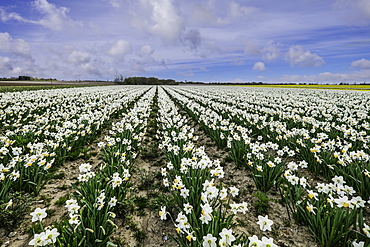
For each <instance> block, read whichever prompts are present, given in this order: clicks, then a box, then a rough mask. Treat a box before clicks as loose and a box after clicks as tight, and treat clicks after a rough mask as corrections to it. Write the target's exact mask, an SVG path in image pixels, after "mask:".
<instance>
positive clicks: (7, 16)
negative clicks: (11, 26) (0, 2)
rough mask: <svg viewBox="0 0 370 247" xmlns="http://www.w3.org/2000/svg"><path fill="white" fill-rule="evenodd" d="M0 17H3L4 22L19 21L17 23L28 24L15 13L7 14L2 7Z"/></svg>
mask: <svg viewBox="0 0 370 247" xmlns="http://www.w3.org/2000/svg"><path fill="white" fill-rule="evenodd" d="M0 16H1V20H2V21H3V22H7V21H9V20H17V21H22V22H27V21H26V20H25V19H23V17H22V16H20V15H19V14H17V13H14V12H11V13H7V12H6V11H5V10H4V9H3V8H2V7H0Z"/></svg>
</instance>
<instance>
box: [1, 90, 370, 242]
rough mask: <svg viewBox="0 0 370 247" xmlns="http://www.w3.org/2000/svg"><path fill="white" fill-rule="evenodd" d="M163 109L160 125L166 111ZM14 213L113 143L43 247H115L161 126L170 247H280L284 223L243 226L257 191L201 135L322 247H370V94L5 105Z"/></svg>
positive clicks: (44, 230)
mask: <svg viewBox="0 0 370 247" xmlns="http://www.w3.org/2000/svg"><path fill="white" fill-rule="evenodd" d="M153 107H155V108H157V109H158V111H157V112H156V115H154V116H153V110H152V108H153ZM0 122H1V125H0V186H1V187H0V205H1V208H0V209H1V210H2V212H6V211H7V210H8V211H9V210H12V208H13V207H16V205H15V204H16V202H13V197H12V195H13V194H14V193H15V192H22V193H25V192H26V193H32V194H33V195H38V194H39V193H40V191H41V189H42V188H43V186H44V184H45V183H46V182H47V179H48V175H49V173H50V171H52V170H58V168H59V167H61V166H63V165H65V164H66V161H69V160H75V159H77V158H78V157H80V155H81V153H83V152H84V150H85V148H86V146H87V145H90V144H91V143H92V142H94V141H96V140H97V139H98V138H99V137H100V135H101V133H103V132H104V131H105V132H107V133H108V134H106V135H105V134H104V138H103V140H102V141H100V142H99V143H97V145H98V146H99V148H100V152H101V156H102V160H103V161H104V163H103V165H102V166H100V167H93V166H92V165H91V164H89V163H82V164H80V167H79V170H80V174H79V175H78V178H77V182H76V184H74V185H73V190H74V191H73V192H72V193H71V194H70V195H69V197H68V200H67V201H66V206H65V211H66V214H65V215H66V217H64V218H61V219H60V221H59V222H58V224H56V225H53V226H45V225H43V219H44V218H45V217H47V214H46V211H45V210H46V209H45V208H36V209H35V210H34V211H33V212H32V213H31V215H32V221H34V222H35V224H38V225H39V226H40V227H39V228H38V229H39V231H38V232H35V233H34V235H33V237H32V238H31V240H30V241H29V244H30V245H34V246H48V245H50V246H51V245H54V246H107V245H113V243H112V242H111V239H110V238H111V236H112V234H113V233H114V231H117V230H124V229H117V228H119V226H117V225H116V224H115V217H116V216H117V215H118V217H120V211H122V205H123V203H122V202H123V201H125V198H126V196H128V191H129V190H130V187H132V186H133V184H132V183H131V180H130V177H131V174H132V171H133V169H134V168H135V167H140V162H138V161H137V160H138V159H137V157H138V154H139V153H140V151H141V149H140V147H141V141H142V139H143V137H144V136H145V135H146V134H147V133H146V132H147V128H148V123H149V122H152V123H155V125H156V126H155V127H156V129H157V132H156V133H155V137H153V139H152V140H158V143H156V146H157V147H158V152H161V153H163V155H164V156H165V162H163V164H161V166H162V168H161V174H162V176H163V180H162V186H163V188H162V190H164V191H167V192H166V193H167V195H168V197H167V198H168V200H167V201H166V203H165V204H164V205H162V206H161V208H160V211H159V216H158V217H159V218H160V219H162V220H165V221H167V222H172V223H171V224H172V227H173V228H174V229H175V231H174V232H175V234H173V235H171V236H170V238H171V241H172V242H171V244H170V246H212V247H213V246H217V245H219V246H278V245H277V242H278V240H279V239H277V238H276V236H275V235H274V236H273V235H272V234H269V231H271V228H273V227H274V223H273V221H272V220H271V219H269V217H268V215H259V216H258V217H256V219H255V224H256V225H259V229H260V231H259V232H256V233H255V234H252V235H248V234H246V231H244V230H243V227H240V226H238V224H236V220H235V217H236V215H238V214H249V213H250V211H251V208H250V207H251V205H250V202H248V201H243V200H242V199H243V198H240V195H239V190H242V189H243V186H245V185H243V184H238V185H237V186H228V185H227V184H229V183H228V182H229V181H225V177H227V176H226V175H227V174H228V172H229V171H228V170H227V169H225V168H224V167H223V164H224V161H222V160H221V161H220V160H217V159H212V158H211V157H209V155H207V152H206V150H205V149H206V148H207V147H204V146H199V145H197V143H199V142H197V140H198V138H199V136H197V135H196V134H195V129H194V128H193V126H194V125H196V126H199V127H200V129H201V130H202V131H203V133H204V134H206V135H207V136H209V137H210V138H212V140H213V141H214V145H217V146H218V148H219V150H226V152H227V154H228V157H227V159H228V160H231V161H232V163H233V165H234V166H235V167H237V168H238V169H239V170H240V171H243V172H246V174H248V176H250V177H251V178H252V179H253V182H254V186H255V188H256V190H258V191H261V192H263V193H266V194H268V193H270V192H274V193H275V194H277V195H278V196H279V198H280V203H281V204H282V205H283V206H284V209H285V210H286V212H288V215H289V217H290V218H291V219H292V220H294V223H295V224H296V225H297V226H298V225H304V226H306V227H307V229H308V231H309V232H310V233H311V234H312V236H313V237H314V238H315V241H316V242H317V243H318V244H320V245H321V246H333V247H334V246H369V245H370V227H369V225H370V223H369V221H370V219H369V216H370V215H369V210H368V205H369V203H370V190H369V185H370V157H369V154H370V150H369V149H370V145H369V143H370V95H369V94H368V93H366V92H353V91H352V92H347V91H324V90H317V91H316V90H292V89H271V88H269V89H253V88H239V87H238V88H237V87H233V88H232V87H178V86H173V87H139V86H131V87H129V86H109V87H91V88H79V89H71V88H68V89H55V90H39V91H24V92H13V93H3V94H0Z"/></svg>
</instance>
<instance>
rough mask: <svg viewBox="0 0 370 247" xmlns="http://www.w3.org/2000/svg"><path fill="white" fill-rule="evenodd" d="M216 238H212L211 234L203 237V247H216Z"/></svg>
mask: <svg viewBox="0 0 370 247" xmlns="http://www.w3.org/2000/svg"><path fill="white" fill-rule="evenodd" d="M216 241H217V238H215V237H213V236H212V234H210V233H208V234H207V236H204V237H203V244H202V246H203V247H216V246H217V244H216Z"/></svg>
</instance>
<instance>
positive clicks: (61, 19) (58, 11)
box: [0, 0, 81, 31]
mask: <svg viewBox="0 0 370 247" xmlns="http://www.w3.org/2000/svg"><path fill="white" fill-rule="evenodd" d="M32 6H33V7H34V8H35V9H36V10H37V11H38V12H39V13H40V14H41V16H42V17H41V19H40V20H29V19H26V18H23V17H22V16H21V15H19V14H17V13H14V12H12V13H7V12H6V11H5V10H4V9H3V8H0V14H1V19H2V21H4V22H6V21H9V20H16V21H20V22H25V23H32V24H37V25H41V26H44V27H46V28H49V29H51V30H54V31H60V30H66V29H72V28H75V27H76V26H80V25H81V23H79V22H76V21H73V20H72V19H71V18H69V17H68V12H69V8H66V7H57V6H56V5H55V4H52V3H49V2H48V1H47V0H35V1H33V2H32Z"/></svg>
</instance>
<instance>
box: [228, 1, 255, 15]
mask: <svg viewBox="0 0 370 247" xmlns="http://www.w3.org/2000/svg"><path fill="white" fill-rule="evenodd" d="M229 6H230V7H229V8H230V16H231V17H232V18H242V17H246V16H250V15H251V14H253V13H254V12H255V11H256V10H257V9H256V8H254V7H251V6H241V5H240V4H239V3H236V2H230V5H229Z"/></svg>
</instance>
